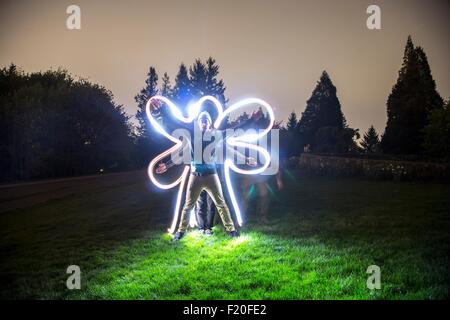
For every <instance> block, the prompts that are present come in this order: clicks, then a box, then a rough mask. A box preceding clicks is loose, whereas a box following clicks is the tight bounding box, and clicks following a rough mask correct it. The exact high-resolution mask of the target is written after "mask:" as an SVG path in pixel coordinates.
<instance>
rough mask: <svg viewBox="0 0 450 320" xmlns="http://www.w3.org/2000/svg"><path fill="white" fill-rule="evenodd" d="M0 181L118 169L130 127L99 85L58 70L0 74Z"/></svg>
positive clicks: (126, 162)
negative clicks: (74, 77)
mask: <svg viewBox="0 0 450 320" xmlns="http://www.w3.org/2000/svg"><path fill="white" fill-rule="evenodd" d="M0 87H1V90H0V130H1V131H0V132H1V135H0V151H1V152H0V164H1V167H2V170H0V180H20V179H34V178H46V177H57V176H73V175H81V174H88V173H95V172H99V170H100V169H103V170H105V171H112V170H121V169H122V170H123V169H127V168H130V167H131V166H132V165H133V159H132V158H131V154H132V150H133V141H132V138H131V132H130V131H131V130H130V129H131V125H130V123H129V118H128V116H127V115H126V114H125V112H124V111H123V108H122V106H120V105H117V104H115V103H114V99H113V95H112V93H111V92H110V91H108V90H106V89H105V88H104V87H101V86H99V85H96V84H93V83H90V82H88V81H86V80H78V81H75V80H74V79H73V77H72V76H71V75H70V74H68V73H67V71H64V70H57V71H46V72H38V73H31V74H28V73H24V72H23V71H20V70H19V69H18V68H16V67H15V66H13V65H12V66H11V67H10V68H8V69H7V68H3V69H1V70H0Z"/></svg>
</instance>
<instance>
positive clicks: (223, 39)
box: [0, 0, 450, 133]
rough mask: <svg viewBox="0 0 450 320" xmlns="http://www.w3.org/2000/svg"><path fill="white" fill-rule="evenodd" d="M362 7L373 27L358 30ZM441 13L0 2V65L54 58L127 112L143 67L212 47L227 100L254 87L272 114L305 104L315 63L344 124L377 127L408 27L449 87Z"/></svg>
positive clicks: (439, 8) (199, 0)
mask: <svg viewBox="0 0 450 320" xmlns="http://www.w3.org/2000/svg"><path fill="white" fill-rule="evenodd" d="M70 4H76V5H79V6H80V7H81V30H68V29H67V28H66V18H67V16H68V15H67V14H66V8H67V6H68V5H70ZM370 4H377V5H379V6H380V7H381V20H382V30H368V29H367V27H366V19H367V17H368V15H367V14H366V8H367V7H368V6H369V5H370ZM449 21H450V1H448V0H443V1H439V0H433V1H425V0H421V1H416V0H408V1H401V0H389V1H375V0H370V1H369V0H339V1H335V0H307V1H306V0H292V1H291V0H220V1H219V0H179V1H175V0H158V1H156V0H155V1H149V0H147V1H144V0H142V1H140V0H127V1H118V0H109V1H106V0H89V1H85V0H70V1H66V0H39V1H37V0H14V1H5V0H0V66H1V67H3V66H6V65H8V64H10V63H11V62H14V63H15V64H17V65H18V66H20V67H21V68H23V69H24V70H25V71H26V72H31V71H40V70H47V69H50V68H53V69H57V68H58V67H63V68H65V69H67V70H68V71H69V72H71V73H72V74H74V75H76V76H79V77H82V78H87V79H89V80H91V81H93V82H96V83H99V84H101V85H104V86H105V87H106V88H108V89H110V90H111V91H112V92H113V93H114V95H115V99H116V101H117V102H118V103H120V104H123V105H124V107H125V110H126V111H127V112H128V113H129V114H134V113H135V111H136V104H135V102H134V99H133V97H134V95H135V94H136V93H137V92H138V91H139V90H140V89H141V88H142V87H143V85H144V81H145V77H146V73H147V71H148V67H149V66H150V65H153V66H155V67H156V68H157V71H158V73H159V75H160V77H161V76H162V74H163V72H164V71H167V72H168V74H169V76H170V77H171V78H172V80H173V78H174V77H175V74H176V71H177V69H178V66H179V64H180V63H181V62H185V63H186V64H187V65H190V64H192V62H193V61H194V59H195V58H201V59H203V60H204V59H206V58H207V57H208V56H213V57H214V58H215V59H216V60H217V62H218V64H219V65H220V68H221V77H222V78H223V80H224V81H225V84H226V86H227V91H226V95H227V97H228V98H229V99H230V102H234V101H237V100H239V99H240V98H243V97H249V96H257V97H259V98H262V99H265V100H267V101H268V102H269V103H271V104H272V105H273V106H274V107H275V114H276V117H277V118H278V120H285V119H286V118H287V116H288V114H289V113H290V112H291V111H292V110H295V111H296V112H297V113H298V114H299V115H300V113H301V112H302V111H304V108H305V105H306V100H307V99H308V98H309V96H310V95H311V92H312V90H313V88H314V86H315V84H316V81H317V80H318V78H319V76H320V74H321V72H322V70H324V69H325V70H327V71H328V73H329V74H330V76H331V79H332V80H333V82H334V84H335V86H336V87H337V93H338V97H339V99H340V102H341V105H342V110H343V112H344V115H345V116H346V118H347V122H348V124H349V125H350V126H351V127H354V128H360V130H361V131H362V132H364V131H366V129H367V127H368V126H369V125H370V124H374V125H375V127H376V129H377V130H378V131H379V132H380V133H381V132H382V131H383V130H384V127H385V123H386V100H387V96H388V94H389V93H390V91H391V88H392V85H393V84H394V83H395V81H396V79H397V73H398V70H399V68H400V66H401V62H402V56H403V49H404V45H405V42H406V38H407V36H408V34H411V35H412V37H413V42H414V44H416V45H420V46H422V47H424V49H425V52H426V53H427V55H428V59H429V62H430V65H431V70H432V72H433V75H434V79H435V80H436V83H437V88H438V91H439V93H440V94H441V96H442V97H443V98H445V99H446V98H448V97H449V96H450V75H449V71H450V63H449V48H450V32H449V30H450V28H449V27H450V22H449Z"/></svg>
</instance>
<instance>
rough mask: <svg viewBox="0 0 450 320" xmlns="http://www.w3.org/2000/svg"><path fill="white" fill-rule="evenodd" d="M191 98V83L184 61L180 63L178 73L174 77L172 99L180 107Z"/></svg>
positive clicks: (184, 105)
mask: <svg viewBox="0 0 450 320" xmlns="http://www.w3.org/2000/svg"><path fill="white" fill-rule="evenodd" d="M192 98H193V96H192V92H191V84H190V79H189V75H188V70H187V68H186V66H185V65H184V63H182V64H181V65H180V68H179V70H178V74H177V76H176V77H175V85H174V88H173V100H174V102H175V103H176V104H177V105H179V106H180V107H181V108H185V107H186V106H187V104H188V103H189V101H190V100H191V99H192Z"/></svg>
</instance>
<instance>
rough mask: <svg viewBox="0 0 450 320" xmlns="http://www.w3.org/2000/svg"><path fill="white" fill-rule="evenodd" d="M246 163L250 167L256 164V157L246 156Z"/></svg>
mask: <svg viewBox="0 0 450 320" xmlns="http://www.w3.org/2000/svg"><path fill="white" fill-rule="evenodd" d="M247 164H248V165H249V166H250V167H256V165H257V162H256V159H255V158H252V157H248V158H247Z"/></svg>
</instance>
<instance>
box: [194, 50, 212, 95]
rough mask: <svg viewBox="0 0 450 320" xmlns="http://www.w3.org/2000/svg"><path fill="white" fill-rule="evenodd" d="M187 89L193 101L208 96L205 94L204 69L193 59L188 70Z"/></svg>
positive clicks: (201, 64)
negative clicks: (188, 88)
mask: <svg viewBox="0 0 450 320" xmlns="http://www.w3.org/2000/svg"><path fill="white" fill-rule="evenodd" d="M189 87H190V92H191V94H192V96H193V97H194V98H195V99H199V98H201V97H202V96H204V95H207V94H209V93H206V89H207V86H206V68H205V65H204V64H203V63H202V61H201V60H200V59H195V62H194V64H193V65H192V67H190V68H189Z"/></svg>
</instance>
